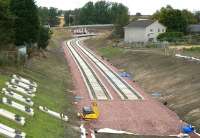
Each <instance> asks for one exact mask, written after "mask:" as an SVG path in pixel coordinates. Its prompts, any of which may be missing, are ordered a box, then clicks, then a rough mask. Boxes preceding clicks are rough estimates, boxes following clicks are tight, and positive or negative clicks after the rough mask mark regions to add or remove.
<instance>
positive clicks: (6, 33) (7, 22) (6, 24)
mask: <svg viewBox="0 0 200 138" xmlns="http://www.w3.org/2000/svg"><path fill="white" fill-rule="evenodd" d="M8 6H9V1H8V0H0V32H1V33H0V46H4V45H6V44H9V43H13V35H14V30H13V23H14V20H13V17H12V16H11V14H10V12H9V8H8Z"/></svg>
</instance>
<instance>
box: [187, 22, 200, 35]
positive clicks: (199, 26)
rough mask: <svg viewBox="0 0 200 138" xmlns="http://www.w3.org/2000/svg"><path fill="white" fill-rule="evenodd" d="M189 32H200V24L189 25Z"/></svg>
mask: <svg viewBox="0 0 200 138" xmlns="http://www.w3.org/2000/svg"><path fill="white" fill-rule="evenodd" d="M187 31H188V32H189V33H194V34H196V33H200V24H192V25H189V26H188V27H187Z"/></svg>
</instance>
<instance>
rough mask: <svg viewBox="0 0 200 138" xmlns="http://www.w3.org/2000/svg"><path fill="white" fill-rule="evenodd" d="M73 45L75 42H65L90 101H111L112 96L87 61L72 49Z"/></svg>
mask: <svg viewBox="0 0 200 138" xmlns="http://www.w3.org/2000/svg"><path fill="white" fill-rule="evenodd" d="M75 45H76V44H75V40H69V41H68V42H67V47H68V49H69V51H70V54H71V55H72V57H73V59H74V61H75V62H76V64H77V66H78V68H79V70H80V72H81V75H82V77H83V79H84V82H85V84H86V86H87V89H88V91H89V95H90V98H91V100H111V99H112V96H111V95H110V94H109V92H108V90H107V88H106V87H105V86H104V84H103V83H102V81H101V80H100V78H99V76H98V75H97V74H96V73H95V71H93V69H92V68H91V67H90V65H89V64H88V63H87V61H86V60H85V59H84V58H83V57H82V56H81V55H80V54H79V53H78V52H77V51H76V49H75V48H74V46H75Z"/></svg>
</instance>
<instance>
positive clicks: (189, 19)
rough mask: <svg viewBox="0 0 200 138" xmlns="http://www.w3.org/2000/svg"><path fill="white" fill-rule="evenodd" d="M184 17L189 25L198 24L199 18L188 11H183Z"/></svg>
mask: <svg viewBox="0 0 200 138" xmlns="http://www.w3.org/2000/svg"><path fill="white" fill-rule="evenodd" d="M182 15H183V17H184V18H185V19H186V22H187V24H188V25H189V24H196V23H198V20H197V18H196V17H195V14H194V13H192V12H190V11H188V10H182Z"/></svg>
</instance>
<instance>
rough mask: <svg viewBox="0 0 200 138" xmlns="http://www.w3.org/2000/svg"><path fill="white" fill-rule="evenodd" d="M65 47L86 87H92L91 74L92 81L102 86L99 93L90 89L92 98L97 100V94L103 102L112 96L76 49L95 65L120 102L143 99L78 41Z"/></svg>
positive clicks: (73, 41) (68, 43) (74, 40)
mask: <svg viewBox="0 0 200 138" xmlns="http://www.w3.org/2000/svg"><path fill="white" fill-rule="evenodd" d="M67 46H68V48H69V50H70V53H71V54H72V56H73V58H74V60H75V61H76V63H77V65H78V67H79V68H80V70H81V72H82V75H83V76H84V78H85V80H86V83H87V85H88V86H92V85H91V84H92V83H90V82H92V81H90V79H91V77H92V75H91V74H93V77H92V80H94V79H93V78H96V82H98V84H99V86H102V87H101V88H102V90H99V92H98V91H95V89H94V88H91V87H90V89H89V91H90V93H92V95H93V97H96V99H99V98H98V97H97V96H95V95H97V94H99V93H100V94H101V95H104V96H101V98H100V99H104V100H106V99H111V97H112V96H111V95H110V94H109V92H107V91H106V89H105V87H104V85H103V84H102V83H101V80H99V79H98V78H99V77H97V75H96V73H95V72H94V71H93V70H92V67H90V66H89V64H88V63H87V62H86V61H85V59H83V57H81V55H80V53H79V52H78V51H77V50H76V48H78V49H80V51H81V53H82V54H83V55H85V56H86V57H87V58H89V59H90V61H92V62H93V63H94V64H95V66H96V68H97V69H98V70H99V71H100V73H101V74H102V75H103V76H104V77H105V78H106V80H107V81H108V82H109V84H110V85H111V86H112V87H113V89H114V90H115V91H116V92H117V94H118V95H119V96H120V98H121V99H122V100H140V99H143V97H142V96H141V95H140V94H139V93H138V92H136V90H135V89H134V88H132V87H131V86H130V85H129V84H128V83H127V82H125V81H124V80H123V79H122V78H120V76H119V75H118V74H117V73H115V72H114V71H113V70H112V69H111V68H110V67H108V65H106V64H105V63H104V62H102V61H101V60H100V59H99V58H98V57H97V56H96V55H95V54H94V53H93V52H92V51H90V50H89V49H88V48H85V47H83V46H81V44H80V39H72V40H69V41H68V42H67ZM88 74H89V75H88ZM95 84H97V83H95ZM99 89H100V88H99ZM103 93H104V94H103ZM103 97H104V98H103ZM106 97H107V98H106Z"/></svg>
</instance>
